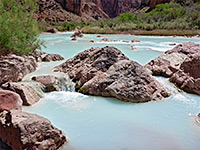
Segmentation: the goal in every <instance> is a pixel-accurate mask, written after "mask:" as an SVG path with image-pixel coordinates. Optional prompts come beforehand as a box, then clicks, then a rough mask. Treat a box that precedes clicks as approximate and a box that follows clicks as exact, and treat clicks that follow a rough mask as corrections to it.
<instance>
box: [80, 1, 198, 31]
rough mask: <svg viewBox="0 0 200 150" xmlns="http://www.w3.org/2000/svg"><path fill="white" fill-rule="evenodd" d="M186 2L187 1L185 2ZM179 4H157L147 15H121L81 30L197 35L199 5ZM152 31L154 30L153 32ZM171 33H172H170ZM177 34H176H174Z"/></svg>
mask: <svg viewBox="0 0 200 150" xmlns="http://www.w3.org/2000/svg"><path fill="white" fill-rule="evenodd" d="M186 2H187V1H186ZM186 2H184V3H183V1H180V3H168V4H159V5H157V6H156V8H155V9H153V10H152V11H149V12H147V13H140V14H133V13H123V14H121V15H120V16H118V17H116V18H114V19H112V20H104V21H96V22H92V23H90V24H89V25H88V26H87V27H84V28H83V32H84V33H121V32H128V31H131V32H134V31H140V32H137V33H138V34H139V33H141V34H147V35H154V34H157V33H158V31H161V32H162V31H163V32H162V33H163V34H164V33H166V35H168V34H167V32H166V31H169V35H171V34H173V31H175V30H180V31H184V32H180V31H178V32H179V34H178V35H193V34H196V33H197V34H198V33H199V31H198V30H200V4H199V3H191V4H188V3H186ZM154 30H156V31H155V32H154ZM170 31H172V32H170ZM176 33H177V32H176Z"/></svg>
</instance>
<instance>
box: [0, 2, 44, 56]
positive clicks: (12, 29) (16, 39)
mask: <svg viewBox="0 0 200 150" xmlns="http://www.w3.org/2000/svg"><path fill="white" fill-rule="evenodd" d="M36 9H37V5H36V0H23V1H21V0H1V1H0V53H1V54H7V53H10V52H13V53H19V54H30V53H32V52H34V51H35V50H36V49H38V48H40V47H41V44H42V42H41V41H39V40H38V38H37V37H38V33H39V32H38V25H37V23H36V20H35V19H34V12H35V11H36Z"/></svg>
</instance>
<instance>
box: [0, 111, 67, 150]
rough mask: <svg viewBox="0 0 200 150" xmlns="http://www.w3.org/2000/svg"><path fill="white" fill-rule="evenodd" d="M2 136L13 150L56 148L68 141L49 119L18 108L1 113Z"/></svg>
mask: <svg viewBox="0 0 200 150" xmlns="http://www.w3.org/2000/svg"><path fill="white" fill-rule="evenodd" d="M0 138H1V139H2V141H3V142H5V143H6V144H8V145H9V146H11V147H12V149H13V150H56V149H58V148H59V147H60V146H62V145H63V144H64V143H65V142H66V141H67V139H66V137H65V135H64V133H63V132H62V131H61V130H59V129H57V128H56V127H54V126H53V125H52V124H51V122H50V121H49V120H47V119H45V118H43V117H41V116H38V115H35V114H30V113H26V112H22V111H18V110H11V111H10V112H8V111H3V112H1V113H0Z"/></svg>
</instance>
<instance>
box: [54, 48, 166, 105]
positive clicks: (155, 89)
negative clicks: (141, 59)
mask: <svg viewBox="0 0 200 150" xmlns="http://www.w3.org/2000/svg"><path fill="white" fill-rule="evenodd" d="M55 71H61V72H65V73H68V74H69V76H70V77H71V78H72V79H73V80H74V81H76V88H77V89H80V90H79V91H80V92H82V93H87V94H91V95H96V96H111V97H116V98H118V99H120V100H123V101H129V102H147V101H150V100H158V99H162V98H163V97H166V96H168V93H167V92H166V91H165V89H164V88H163V87H162V86H161V85H160V84H159V83H158V82H157V81H156V80H155V79H154V78H153V77H152V75H151V74H150V73H149V72H148V71H147V70H146V69H145V68H144V67H142V66H141V65H139V64H138V63H136V62H134V61H131V60H129V59H128V58H127V57H126V56H125V55H124V54H123V53H122V52H121V51H119V50H118V49H116V48H114V47H104V48H91V49H88V50H85V51H84V52H82V53H79V54H78V55H76V56H75V57H73V58H71V59H69V60H67V61H66V62H65V63H63V64H61V65H59V66H57V67H56V68H55Z"/></svg>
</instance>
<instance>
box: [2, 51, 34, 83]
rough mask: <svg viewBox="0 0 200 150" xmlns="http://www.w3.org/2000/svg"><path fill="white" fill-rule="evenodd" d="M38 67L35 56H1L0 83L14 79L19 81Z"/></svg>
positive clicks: (13, 80)
mask: <svg viewBox="0 0 200 150" xmlns="http://www.w3.org/2000/svg"><path fill="white" fill-rule="evenodd" d="M36 68H37V62H36V59H35V58H34V57H33V56H17V55H14V54H13V55H9V56H1V57H0V85H1V84H3V83H5V82H8V81H12V82H17V81H20V80H22V78H23V77H24V76H25V75H26V74H28V73H30V72H33V71H35V70H36Z"/></svg>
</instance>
